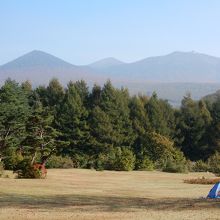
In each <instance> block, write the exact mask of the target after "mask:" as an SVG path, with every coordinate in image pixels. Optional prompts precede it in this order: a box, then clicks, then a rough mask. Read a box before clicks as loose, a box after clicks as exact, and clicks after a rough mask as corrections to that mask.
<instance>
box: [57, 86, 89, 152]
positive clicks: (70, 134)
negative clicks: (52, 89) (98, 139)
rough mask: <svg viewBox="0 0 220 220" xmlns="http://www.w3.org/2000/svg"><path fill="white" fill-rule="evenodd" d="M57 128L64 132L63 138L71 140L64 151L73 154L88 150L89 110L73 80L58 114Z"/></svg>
mask: <svg viewBox="0 0 220 220" xmlns="http://www.w3.org/2000/svg"><path fill="white" fill-rule="evenodd" d="M57 128H58V129H59V131H61V132H62V133H63V134H62V135H61V137H60V138H61V140H64V141H69V142H70V145H69V147H68V148H65V149H63V153H65V154H70V156H73V155H74V154H75V153H76V152H86V151H87V150H88V149H87V148H88V139H89V127H88V111H87V109H86V108H85V106H84V104H83V100H82V99H81V97H80V95H79V93H78V91H77V89H76V87H75V84H74V83H72V82H70V83H69V84H68V88H67V90H66V93H65V97H64V100H63V103H62V105H61V108H60V111H59V114H58V118H57Z"/></svg>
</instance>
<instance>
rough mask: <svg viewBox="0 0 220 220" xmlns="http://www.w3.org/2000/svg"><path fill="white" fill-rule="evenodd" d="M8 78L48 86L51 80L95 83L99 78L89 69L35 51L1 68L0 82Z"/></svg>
mask: <svg viewBox="0 0 220 220" xmlns="http://www.w3.org/2000/svg"><path fill="white" fill-rule="evenodd" d="M8 77H10V78H12V79H15V80H17V81H18V82H21V81H24V80H30V81H32V82H33V83H34V84H36V85H39V84H47V83H48V82H49V80H50V79H51V78H54V77H56V78H58V79H59V80H60V81H61V82H62V83H66V82H68V81H69V80H79V79H87V80H88V81H91V80H92V81H94V80H96V79H99V77H98V76H97V74H96V76H95V77H94V76H93V71H92V70H91V69H90V68H89V67H81V66H76V65H72V64H70V63H68V62H66V61H64V60H62V59H60V58H58V57H55V56H53V55H50V54H48V53H45V52H42V51H38V50H34V51H32V52H30V53H27V54H25V55H23V56H21V57H19V58H17V59H15V60H13V61H11V62H8V63H6V64H4V65H2V66H0V82H1V83H2V82H3V81H4V80H5V79H7V78H8Z"/></svg>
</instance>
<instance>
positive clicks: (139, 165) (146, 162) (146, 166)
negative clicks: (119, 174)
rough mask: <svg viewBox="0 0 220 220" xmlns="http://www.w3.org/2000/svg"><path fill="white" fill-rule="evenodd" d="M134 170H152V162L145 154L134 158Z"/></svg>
mask: <svg viewBox="0 0 220 220" xmlns="http://www.w3.org/2000/svg"><path fill="white" fill-rule="evenodd" d="M135 169H136V170H154V163H153V161H151V160H150V159H149V158H148V157H147V156H143V157H139V158H138V159H136V164H135Z"/></svg>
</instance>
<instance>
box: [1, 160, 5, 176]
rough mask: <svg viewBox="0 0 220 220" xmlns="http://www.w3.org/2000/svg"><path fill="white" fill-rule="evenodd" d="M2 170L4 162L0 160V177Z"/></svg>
mask: <svg viewBox="0 0 220 220" xmlns="http://www.w3.org/2000/svg"><path fill="white" fill-rule="evenodd" d="M3 172H4V164H3V162H2V161H0V177H1V176H2V175H3Z"/></svg>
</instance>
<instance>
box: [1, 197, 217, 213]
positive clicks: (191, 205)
mask: <svg viewBox="0 0 220 220" xmlns="http://www.w3.org/2000/svg"><path fill="white" fill-rule="evenodd" d="M12 207H16V208H30V209H35V208H36V209H46V210H47V209H48V210H51V209H57V208H64V209H66V211H74V210H80V211H89V212H96V211H109V212H117V211H129V210H142V211H144V210H177V211H180V210H199V209H209V208H212V209H215V208H218V209H219V208H220V200H207V199H176V198H175V199H171V198H163V199H148V198H131V197H130V198H124V197H105V196H82V195H55V196H30V195H15V194H0V208H12Z"/></svg>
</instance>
